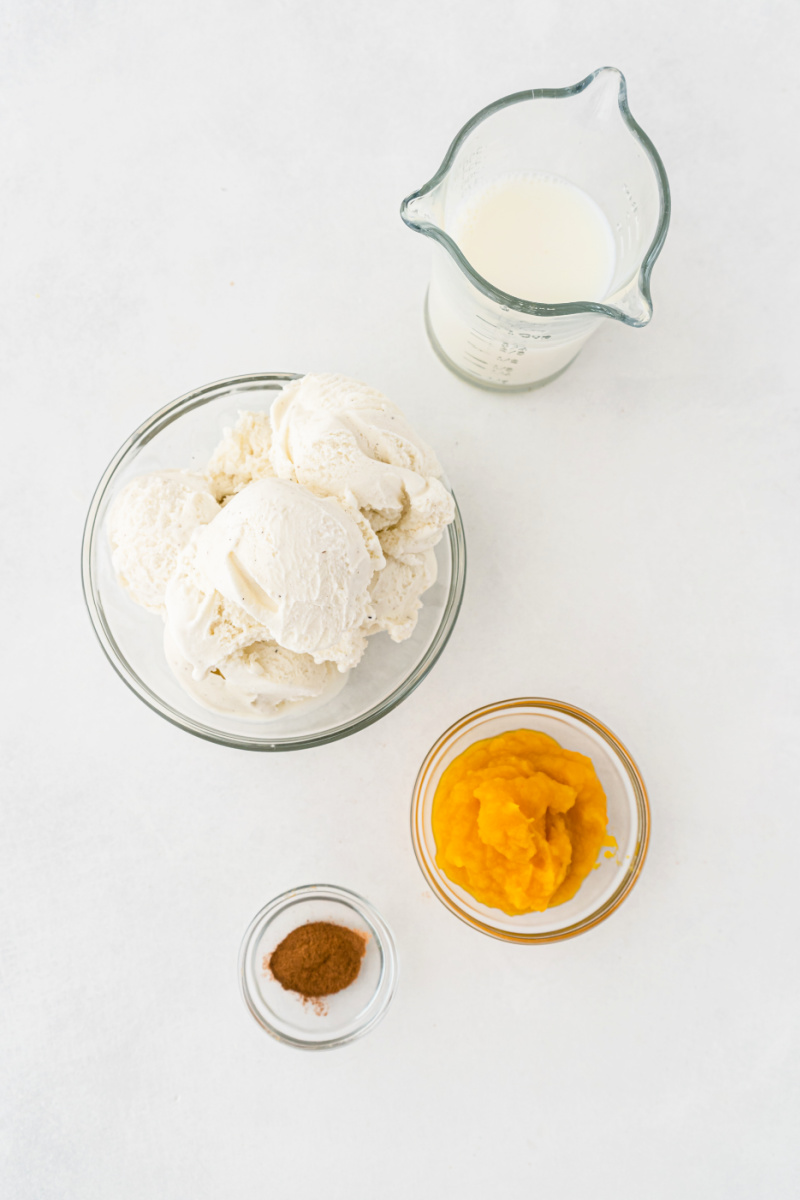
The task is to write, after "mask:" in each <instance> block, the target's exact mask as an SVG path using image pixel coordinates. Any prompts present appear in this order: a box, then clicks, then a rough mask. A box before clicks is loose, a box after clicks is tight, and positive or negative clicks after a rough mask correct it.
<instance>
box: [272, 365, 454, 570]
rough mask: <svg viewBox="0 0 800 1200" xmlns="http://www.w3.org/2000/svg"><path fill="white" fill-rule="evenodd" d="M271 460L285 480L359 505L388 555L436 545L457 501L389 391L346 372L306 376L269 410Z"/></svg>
mask: <svg viewBox="0 0 800 1200" xmlns="http://www.w3.org/2000/svg"><path fill="white" fill-rule="evenodd" d="M270 418H271V422H272V444H271V448H270V452H269V456H270V462H271V463H272V467H273V469H274V471H275V474H276V475H277V476H278V477H279V478H281V479H291V480H295V481H296V482H297V483H300V484H302V485H303V486H304V487H306V488H311V489H313V490H314V491H315V492H318V493H320V494H321V495H324V496H336V497H337V498H338V499H339V500H341V501H343V502H344V503H346V504H349V505H352V506H353V507H355V508H359V509H360V510H361V511H362V513H363V514H364V516H365V517H366V518H367V519H368V520H369V522H370V524H371V526H372V528H373V529H374V530H375V531H376V532H377V533H378V534H379V537H380V541H381V545H382V547H383V550H384V552H386V553H389V554H392V555H393V556H394V557H395V558H400V557H402V556H403V555H404V554H420V553H423V552H424V551H426V550H431V549H432V548H433V547H434V546H435V545H436V543H437V542H438V541H439V539H440V537H441V535H442V530H443V529H444V528H445V526H446V525H448V524H449V523H450V521H452V520H453V516H454V506H453V499H452V497H451V495H450V493H449V492H448V491H447V489H446V488H445V487H444V485H443V484H442V483H441V481H440V476H441V474H442V470H441V467H440V466H439V462H438V460H437V458H436V455H435V454H434V453H433V451H432V450H431V448H430V447H429V446H428V445H427V444H426V443H425V442H424V441H423V440H422V438H420V437H419V436H418V435H417V434H416V433H415V432H414V430H413V429H412V428H411V426H410V425H409V424H408V422H407V421H406V419H405V417H404V416H403V414H402V413H401V412H400V409H399V408H397V406H396V405H394V404H392V402H391V401H390V400H388V399H387V398H386V396H383V395H381V393H380V392H377V391H375V390H374V389H373V388H369V387H367V386H366V384H363V383H358V382H357V381H356V380H353V379H347V378H345V377H344V376H342V375H304V376H303V378H302V379H298V380H296V381H295V382H294V383H290V384H289V385H288V386H287V387H286V388H285V389H284V390H283V392H282V393H281V395H280V396H279V397H277V399H276V400H275V401H274V402H273V404H272V408H271V410H270Z"/></svg>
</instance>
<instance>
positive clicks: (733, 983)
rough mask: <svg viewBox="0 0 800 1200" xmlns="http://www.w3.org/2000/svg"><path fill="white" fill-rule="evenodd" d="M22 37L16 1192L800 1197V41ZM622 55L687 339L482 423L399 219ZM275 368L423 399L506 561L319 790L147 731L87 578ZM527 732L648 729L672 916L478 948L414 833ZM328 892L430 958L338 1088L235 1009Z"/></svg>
mask: <svg viewBox="0 0 800 1200" xmlns="http://www.w3.org/2000/svg"><path fill="white" fill-rule="evenodd" d="M2 33H3V45H2V96H3V107H4V113H5V116H4V122H5V124H4V131H3V147H2V152H1V153H0V174H1V175H2V192H0V195H2V207H3V220H2V241H3V248H2V253H1V254H0V262H2V278H3V284H2V289H0V329H1V330H2V336H3V339H4V342H5V348H4V350H3V355H2V376H3V388H2V396H3V405H4V413H5V423H4V430H5V437H4V439H3V470H4V477H5V480H6V482H5V485H4V487H3V499H2V521H0V528H1V529H2V537H3V544H4V547H5V548H4V550H3V577H2V589H3V599H4V617H3V702H4V708H5V720H4V734H5V740H4V749H3V754H2V772H3V776H4V780H5V782H4V784H3V789H2V792H3V794H2V809H3V821H2V833H1V835H0V855H2V864H1V867H0V913H1V914H2V930H1V932H0V980H1V983H2V999H3V1005H4V1015H3V1017H2V1022H1V1023H0V1048H1V1049H2V1056H3V1062H2V1074H1V1075H0V1096H1V1099H0V1114H1V1116H2V1120H1V1122H0V1130H1V1131H2V1132H1V1133H0V1155H1V1157H0V1193H1V1194H2V1195H3V1197H4V1198H5V1197H8V1198H14V1200H16V1198H17V1197H24V1198H28V1197H31V1198H32V1197H36V1198H39V1197H42V1198H48V1200H49V1198H51V1197H59V1198H62V1197H64V1198H70V1200H72V1198H80V1200H95V1198H98V1200H101V1198H102V1200H108V1198H109V1197H114V1200H129V1198H134V1197H136V1198H138V1197H148V1198H150V1197H158V1198H159V1200H183V1198H185V1197H215V1198H216V1197H219V1198H227V1197H233V1196H239V1195H268V1196H275V1197H280V1198H281V1200H305V1198H306V1197H309V1198H310V1197H314V1196H319V1195H325V1196H327V1197H330V1198H331V1200H340V1198H341V1200H344V1198H345V1197H347V1198H348V1200H350V1198H352V1197H356V1200H361V1198H362V1197H363V1198H365V1200H367V1198H368V1200H372V1198H373V1197H380V1198H381V1200H384V1198H385V1200H396V1198H397V1200H399V1198H401V1197H402V1198H403V1200H405V1198H406V1197H409V1196H418V1197H422V1198H423V1200H429V1198H430V1200H440V1198H442V1197H449V1196H458V1197H464V1198H465V1200H466V1198H470V1200H471V1198H473V1197H475V1198H477V1197H485V1196H488V1195H491V1196H501V1195H505V1194H509V1195H510V1194H513V1195H517V1196H518V1195H521V1194H528V1192H530V1194H537V1195H542V1196H550V1197H558V1198H559V1200H573V1198H578V1197H585V1196H591V1197H595V1198H597V1200H606V1198H611V1197H615V1198H619V1197H623V1198H626V1200H627V1198H630V1200H671V1198H672V1197H675V1196H688V1197H695V1196H697V1197H703V1198H704V1200H705V1198H711V1200H713V1198H716V1197H720V1198H724V1200H739V1198H742V1200H751V1198H752V1197H761V1196H769V1197H770V1198H771V1200H785V1198H789V1197H794V1196H796V1195H797V1194H798V1191H800V1181H799V1180H798V1154H797V1144H796V1132H797V1119H798V1091H797V1079H798V1074H797V1067H798V1055H797V1040H796V1033H795V1032H793V1029H792V1023H793V1018H795V1017H796V1007H795V1006H796V999H797V985H798V982H799V981H800V970H799V968H798V955H797V941H796V938H797V932H798V930H797V882H796V867H795V864H796V862H797V857H798V837H799V835H800V829H799V828H798V800H797V784H796V780H797V778H798V769H799V768H800V763H798V753H797V745H798V737H797V716H798V708H799V707H800V706H798V694H797V693H798V684H797V676H798V671H797V668H798V657H797V650H798V639H797V632H796V630H797V611H798V609H797V601H798V568H797V557H798V554H797V550H798V543H797V534H798V529H797V501H798V486H797V474H798V470H797V464H798V450H799V449H800V447H798V440H799V439H798V432H799V430H800V423H799V422H798V416H797V381H796V377H795V375H796V361H797V360H796V350H797V337H798V335H797V298H796V297H797V229H798V224H797V182H798V172H797V161H796V158H795V152H794V150H793V148H792V143H793V139H794V138H795V137H796V129H797V122H798V104H797V89H796V39H797V34H798V19H797V15H796V12H795V10H794V8H793V7H792V6H791V5H783V4H778V3H777V2H769V3H754V2H751V3H749V4H745V6H744V7H742V6H738V7H737V6H731V5H730V4H728V3H727V2H725V0H713V2H704V0H700V2H698V0H691V2H690V0H672V2H671V3H669V4H664V3H655V4H650V5H643V4H640V3H636V4H634V3H632V2H631V3H624V2H621V0H616V2H615V0H573V2H572V3H570V4H559V3H557V2H556V0H548V2H544V0H538V2H537V0H526V2H524V3H523V2H519V3H518V2H515V0H495V3H493V5H491V6H490V5H488V4H478V3H476V0H462V3H460V4H456V3H444V2H443V0H407V2H406V3H404V4H402V5H401V4H399V3H391V4H387V3H369V2H368V0H351V2H341V3H337V4H324V3H322V2H321V0H314V2H312V3H308V2H305V0H296V2H295V3H288V2H285V0H281V2H278V0H267V2H264V0H262V2H257V0H224V2H223V0H215V2H199V0H196V2H195V3H189V2H183V0H164V2H162V3H157V2H156V0H146V2H143V3H138V4H129V5H123V4H119V3H118V4H114V3H111V2H110V0H106V2H101V0H72V2H71V3H68V2H66V0H65V2H63V3H58V2H56V0H39V2H38V3H29V2H25V0H10V2H7V3H6V4H5V5H4V7H3V18H2ZM606 63H611V64H614V65H616V66H619V67H621V68H622V70H623V71H625V73H626V75H627V78H628V84H629V92H630V102H631V108H632V111H633V114H634V116H635V117H636V118H637V119H638V120H639V122H640V123H641V124H642V126H643V127H644V128H645V130H646V131H647V132H648V133H649V134H650V135H651V136H652V138H653V140H654V141H655V143H656V145H657V146H658V148H659V150H660V151H661V153H662V156H663V158H664V161H665V164H666V167H667V171H668V173H669V176H670V180H671V183H672V188H673V198H674V217H673V224H672V228H671V231H670V234H669V236H668V239H667V243H666V247H665V250H664V253H663V255H662V258H661V260H660V261H659V263H658V264H657V266H656V269H655V273H654V280H653V296H654V301H655V318H654V320H653V323H652V325H651V326H650V327H649V328H648V329H646V330H644V331H636V330H630V329H627V328H624V327H622V326H614V327H612V326H611V325H610V324H609V326H608V327H607V328H605V329H604V330H602V331H601V332H600V333H599V334H598V335H597V336H596V337H595V339H594V340H593V341H592V342H591V343H590V344H589V346H588V348H587V349H586V350H585V351H584V353H583V354H582V355H581V357H580V358H579V360H578V361H577V362H576V363H575V365H574V366H573V367H572V368H571V369H570V370H569V371H568V372H567V374H565V375H564V376H563V377H562V378H561V379H559V380H558V381H557V382H555V383H554V384H552V385H551V386H550V387H548V388H547V389H546V390H544V391H542V392H539V393H534V394H533V395H529V396H521V397H515V398H507V397H506V398H503V397H495V396H492V395H487V394H484V393H483V392H480V391H477V390H473V389H471V388H470V387H469V386H467V385H466V384H464V383H462V382H460V381H458V380H457V379H455V378H454V377H451V376H450V375H449V374H448V373H447V372H446V371H445V369H444V368H443V367H442V366H441V365H440V364H439V362H438V361H437V360H436V359H435V358H434V356H433V354H432V352H431V350H430V349H429V347H428V345H427V343H426V340H425V335H424V331H423V325H422V315H421V306H422V297H423V293H424V288H425V284H426V279H427V275H428V270H429V247H428V244H427V243H426V242H425V241H424V240H423V239H422V238H419V237H416V236H415V235H413V234H412V233H410V232H409V231H408V230H407V229H406V228H405V227H404V226H403V225H402V223H401V222H400V219H399V216H398V206H399V204H400V201H401V199H402V198H403V197H404V196H405V195H406V194H407V193H408V192H410V191H412V190H414V189H415V188H416V187H418V186H420V185H421V184H422V183H423V182H424V181H425V180H426V179H428V178H429V177H430V175H431V174H432V173H433V172H434V170H435V169H436V167H437V166H438V164H439V162H440V160H441V157H442V156H443V154H444V151H445V149H446V147H447V145H448V143H449V141H450V139H451V137H452V136H453V135H454V134H455V133H456V131H457V130H458V128H459V127H460V126H461V124H462V123H463V122H464V121H465V120H466V119H467V118H468V117H470V116H471V115H472V114H473V113H474V112H475V111H477V110H478V109H479V108H480V107H482V106H483V105H484V104H486V103H488V102H489V101H491V100H494V99H496V98H497V97H499V96H502V95H505V94H506V93H508V92H512V91H515V90H518V89H521V88H526V87H531V86H561V85H564V84H569V83H573V82H575V81H576V80H578V79H580V78H582V77H583V76H584V75H585V74H587V73H588V72H589V71H590V70H592V69H593V68H595V67H597V66H600V65H603V64H606ZM253 370H279V371H280V370H289V371H308V370H325V371H340V372H344V373H346V374H350V375H353V376H356V377H358V378H362V379H364V380H367V381H368V382H370V383H371V384H374V385H376V386H378V387H379V388H381V389H383V390H384V391H386V392H387V393H388V394H389V395H390V396H391V397H392V398H394V399H395V400H396V401H397V402H398V403H399V404H400V405H401V406H402V407H403V408H405V409H406V411H407V412H408V414H409V416H410V417H411V418H412V420H413V421H414V422H415V423H416V424H417V426H418V427H419V428H420V431H421V432H423V433H424V434H425V435H427V437H428V438H429V440H430V441H432V442H433V444H434V445H435V446H436V448H437V450H438V451H439V454H440V457H441V458H442V460H443V462H444V464H445V467H446V469H447V471H448V473H449V475H450V477H451V479H452V481H453V484H454V487H455V489H456V491H457V494H458V497H459V500H460V502H461V506H462V511H463V514H464V521H465V526H466V531H467V540H468V545H469V552H470V568H469V578H468V584H467V594H466V600H465V603H464V608H463V611H462V615H461V618H460V621H459V624H458V626H457V628H456V631H455V634H454V636H453V638H452V641H451V643H450V645H449V646H448V648H447V650H446V652H445V654H444V656H443V657H442V659H441V661H440V663H439V665H438V666H437V667H436V669H435V670H434V672H433V673H432V675H431V676H430V677H429V678H428V679H427V681H426V682H425V683H424V684H423V685H422V686H421V687H420V689H419V690H418V692H416V693H415V694H414V695H413V696H412V697H411V699H409V700H408V701H407V702H406V703H405V704H403V705H402V706H401V707H400V708H399V709H398V710H396V711H395V712H394V713H392V714H391V715H390V716H389V717H387V718H386V719H385V720H383V721H382V722H380V723H379V724H377V725H374V726H372V727H371V728H370V729H368V730H367V731H365V732H363V733H361V734H358V735H357V736H355V737H353V738H351V739H348V740H346V741H344V742H340V743H338V744H336V745H333V746H329V747H327V748H324V749H320V750H316V751H311V752H306V753H302V754H293V755H279V756H273V757H269V756H258V755H252V754H246V753H239V752H234V751H229V750H225V749H223V748H220V747H217V746H213V745H206V744H204V743H203V742H200V741H197V740H195V739H193V738H191V737H189V736H187V735H186V734H184V733H182V732H180V731H178V730H177V729H173V728H172V727H171V726H169V725H168V724H166V723H165V722H164V721H162V720H160V719H159V718H158V717H156V716H155V715H154V714H152V713H151V712H149V711H148V710H147V709H146V708H145V707H144V706H143V705H142V704H141V703H140V702H139V701H138V700H137V699H136V698H135V697H134V696H133V695H132V694H131V693H129V692H128V691H127V690H126V689H125V688H124V687H123V686H122V684H121V683H120V682H119V680H118V679H117V678H116V677H115V675H114V673H113V672H112V670H111V668H110V667H109V665H108V663H107V662H106V661H105V659H104V657H103V655H102V653H101V651H100V649H99V647H98V645H97V644H96V642H95V639H94V635H93V634H92V631H91V628H90V625H89V621H88V618H87V617H86V615H85V612H84V610H83V603H82V599H81V594H80V583H79V569H78V563H79V546H80V537H81V530H82V523H83V518H84V514H85V511H86V509H87V506H88V504H89V500H90V498H91V494H92V491H93V489H94V485H95V483H96V481H97V479H98V478H99V476H100V474H101V472H102V470H103V468H104V467H105V465H106V463H107V461H108V459H109V458H110V457H111V455H112V454H113V453H114V451H115V450H116V449H117V447H118V446H119V445H120V443H121V442H122V441H123V440H124V438H125V437H127V435H128V434H129V433H130V432H131V430H132V429H133V428H134V427H135V426H137V425H138V424H139V423H140V421H142V420H143V419H144V418H145V417H146V416H148V415H149V414H150V413H151V412H152V411H153V410H155V409H156V408H158V407H160V406H161V405H162V404H164V403H166V402H167V401H168V400H171V399H173V398H174V397H175V396H177V395H179V394H181V393H182V392H184V391H187V390H188V389H190V388H192V387H195V386H197V385H200V384H203V383H206V382H210V381H211V380H214V379H217V378H220V377H222V376H225V375H231V374H238V373H241V372H245V371H253ZM519 694H530V695H542V696H553V697H557V698H560V699H565V700H568V701H571V702H573V703H575V704H577V705H579V706H581V707H584V708H586V709H588V710H589V711H590V712H593V713H595V714H596V715H597V716H599V717H600V718H601V719H602V720H604V721H605V722H606V723H607V724H608V725H609V726H610V727H611V728H612V729H613V730H614V731H615V732H616V733H617V735H618V736H619V737H620V738H621V739H622V740H623V742H625V743H626V744H627V745H628V747H629V748H630V750H631V752H632V753H633V755H634V757H635V758H636V759H637V761H638V763H639V766H640V768H641V770H642V772H643V774H644V777H645V780H646V782H647V784H648V786H649V791H650V798H651V804H652V809H653V837H652V842H651V849H650V855H649V859H648V862H647V864H646V866H645V870H644V873H643V875H642V878H641V880H640V882H639V884H638V885H637V887H636V889H635V890H634V892H633V893H632V895H631V897H630V898H629V899H628V900H627V901H626V903H625V904H624V905H623V906H622V908H621V909H620V910H619V911H618V912H617V913H616V914H615V915H614V916H613V917H612V918H611V920H609V921H607V922H606V923H605V924H603V925H601V926H600V927H599V928H597V929H595V930H594V931H592V932H590V933H589V934H587V935H585V936H583V937H580V938H578V939H576V940H574V941H570V942H566V943H563V944H560V945H554V946H546V947H541V948H526V947H518V946H506V945H503V944H500V943H498V942H494V941H492V940H489V939H488V938H484V937H481V936H479V935H478V934H475V933H473V932H472V931H470V930H469V929H468V928H467V927H466V926H463V925H461V924H460V923H459V922H458V921H457V920H455V919H454V918H453V917H451V916H450V915H449V914H448V913H447V912H446V911H445V910H444V909H443V908H442V907H441V906H440V905H439V904H438V903H437V902H436V901H435V900H434V899H433V898H432V897H431V895H430V894H429V892H428V891H427V890H426V888H425V886H424V884H423V880H422V877H421V875H420V872H419V870H418V868H417V865H416V863H415V861H414V858H413V854H412V850H411V845H410V840H409V835H408V809H409V797H410V792H411V787H412V783H413V780H414V776H415V773H416V770H417V767H418V766H419V763H420V761H421V759H422V757H423V756H424V754H425V752H426V751H427V749H428V747H429V745H430V743H431V742H432V741H433V740H434V738H435V737H436V736H437V735H438V734H439V733H440V732H441V731H442V730H443V729H444V728H445V727H446V726H447V725H448V724H449V723H450V722H451V721H453V720H454V719H455V718H457V717H459V716H460V715H461V714H463V713H464V712H466V711H467V710H469V709H470V708H473V707H477V706H479V705H481V704H483V703H486V702H488V701H491V700H495V699H501V698H504V697H508V696H513V695H519ZM313 881H330V882H337V883H341V884H343V885H345V886H349V887H351V888H353V889H355V890H356V891H359V892H361V893H363V894H364V895H366V896H367V897H369V898H370V899H371V900H372V901H373V902H374V903H375V904H376V905H377V907H378V908H379V909H380V910H381V912H382V913H383V914H384V915H385V917H386V918H387V919H388V921H389V922H390V924H391V925H392V926H393V927H394V930H395V933H396V937H397V941H398V947H399V952H400V957H401V984H400V989H399V991H398V994H397V997H396V999H395V1002H394V1004H393V1006H392V1009H391V1010H390V1012H389V1015H388V1016H387V1018H386V1020H385V1021H384V1023H383V1024H382V1025H381V1026H380V1027H379V1028H378V1029H377V1030H376V1031H375V1032H373V1033H372V1034H370V1035H369V1036H368V1037H367V1038H365V1039H364V1040H363V1041H361V1042H359V1043H357V1044H355V1045H353V1046H350V1047H348V1048H345V1049H342V1050H338V1051H336V1052H333V1053H329V1054H304V1053H301V1052H298V1051H294V1050H291V1049H288V1048H285V1047H282V1046H280V1045H278V1044H276V1043H274V1042H272V1041H271V1040H270V1039H269V1038H268V1037H267V1036H266V1035H265V1034H263V1033H262V1032H261V1031H260V1030H259V1029H258V1027H257V1026H256V1024H255V1022H254V1021H253V1020H252V1018H251V1017H250V1016H249V1014H248V1013H247V1012H246V1010H245V1007H244V1005H243V1003H242V1001H241V998H240V996H239V994H238V990H237V978H236V956H237V951H238V945H239V940H240V937H241V935H242V932H243V930H244V929H245V927H246V925H247V923H248V922H249V920H250V918H251V917H252V915H253V914H254V913H255V911H256V910H257V909H258V908H259V907H260V906H261V905H262V904H263V903H264V902H265V901H266V900H267V899H269V898H270V897H271V896H273V895H274V894H275V893H277V892H279V891H282V890H283V889H285V888H287V887H291V886H293V885H296V884H300V883H306V882H313ZM523 1189H524V1191H523Z"/></svg>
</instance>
